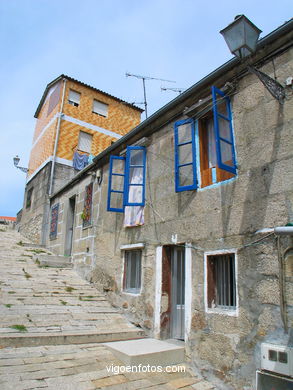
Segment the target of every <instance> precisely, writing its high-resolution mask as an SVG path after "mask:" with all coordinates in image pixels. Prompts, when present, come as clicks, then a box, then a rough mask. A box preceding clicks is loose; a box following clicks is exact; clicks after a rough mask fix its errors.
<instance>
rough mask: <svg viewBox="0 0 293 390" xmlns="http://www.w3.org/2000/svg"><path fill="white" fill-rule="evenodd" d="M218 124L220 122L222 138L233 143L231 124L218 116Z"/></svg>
mask: <svg viewBox="0 0 293 390" xmlns="http://www.w3.org/2000/svg"><path fill="white" fill-rule="evenodd" d="M218 122H219V134H220V137H221V138H224V139H226V140H228V141H229V142H232V139H231V132H230V122H229V121H228V120H226V119H223V118H221V117H219V116H218Z"/></svg>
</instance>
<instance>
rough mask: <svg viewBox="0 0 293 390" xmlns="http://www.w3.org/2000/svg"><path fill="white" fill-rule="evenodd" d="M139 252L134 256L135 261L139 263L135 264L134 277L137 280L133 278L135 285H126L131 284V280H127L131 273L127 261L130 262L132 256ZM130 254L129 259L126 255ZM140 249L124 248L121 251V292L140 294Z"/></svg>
mask: <svg viewBox="0 0 293 390" xmlns="http://www.w3.org/2000/svg"><path fill="white" fill-rule="evenodd" d="M135 254H139V257H137V258H135V261H136V262H138V263H139V264H138V265H136V277H138V280H135V284H136V285H138V286H137V287H134V288H132V287H128V286H127V285H129V284H132V283H131V280H127V277H128V276H129V277H130V278H131V276H132V273H131V270H130V271H128V270H129V268H128V267H129V266H128V264H127V263H128V262H132V261H134V260H133V256H134V255H135ZM128 256H130V259H128V258H127V257H128ZM142 257H143V256H142V250H141V249H137V248H136V249H125V250H124V253H123V273H122V292H123V293H125V294H130V295H140V294H141V290H142Z"/></svg>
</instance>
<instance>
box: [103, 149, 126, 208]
mask: <svg viewBox="0 0 293 390" xmlns="http://www.w3.org/2000/svg"><path fill="white" fill-rule="evenodd" d="M124 186H125V157H119V156H110V168H109V185H108V202H107V211H115V212H120V213H123V211H124V204H123V202H124Z"/></svg>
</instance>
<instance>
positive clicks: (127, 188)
mask: <svg viewBox="0 0 293 390" xmlns="http://www.w3.org/2000/svg"><path fill="white" fill-rule="evenodd" d="M137 150H140V151H141V153H142V165H141V164H132V163H131V161H132V155H133V153H135V152H136V151H137ZM131 168H142V170H143V178H142V183H131V177H130V170H131ZM145 178H146V148H145V146H127V151H126V164H125V186H124V206H144V205H145ZM131 187H142V201H141V202H132V201H129V191H130V189H131Z"/></svg>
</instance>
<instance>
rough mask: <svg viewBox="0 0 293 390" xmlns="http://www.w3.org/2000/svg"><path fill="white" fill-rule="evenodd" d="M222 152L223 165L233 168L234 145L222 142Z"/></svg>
mask: <svg viewBox="0 0 293 390" xmlns="http://www.w3.org/2000/svg"><path fill="white" fill-rule="evenodd" d="M220 150H221V157H222V163H223V164H226V165H230V166H231V167H233V166H234V164H233V157H232V145H230V144H227V142H224V141H220Z"/></svg>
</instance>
